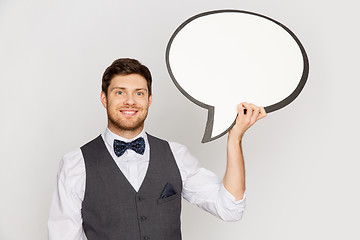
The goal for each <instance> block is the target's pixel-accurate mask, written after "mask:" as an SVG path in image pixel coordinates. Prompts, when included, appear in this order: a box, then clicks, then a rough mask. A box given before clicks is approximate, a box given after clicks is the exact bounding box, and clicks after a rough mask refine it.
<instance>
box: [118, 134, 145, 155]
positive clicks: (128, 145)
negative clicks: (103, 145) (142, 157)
mask: <svg viewBox="0 0 360 240" xmlns="http://www.w3.org/2000/svg"><path fill="white" fill-rule="evenodd" d="M128 149H131V150H134V151H135V152H136V153H138V154H144V152H145V140H144V138H142V137H139V138H137V139H135V140H134V141H132V142H123V141H120V140H117V139H115V140H114V152H115V155H116V156H118V157H120V156H121V155H123V154H124V152H125V151H126V150H128Z"/></svg>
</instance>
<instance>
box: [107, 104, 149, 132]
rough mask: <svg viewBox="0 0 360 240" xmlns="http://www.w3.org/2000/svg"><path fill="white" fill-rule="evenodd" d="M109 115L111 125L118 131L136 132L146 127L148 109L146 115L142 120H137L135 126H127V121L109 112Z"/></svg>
mask: <svg viewBox="0 0 360 240" xmlns="http://www.w3.org/2000/svg"><path fill="white" fill-rule="evenodd" d="M107 115H108V120H109V123H111V125H112V126H113V127H115V128H116V129H117V130H118V131H121V132H134V131H137V130H139V129H142V128H143V127H144V123H145V119H146V117H147V115H148V109H145V112H144V115H143V116H142V117H141V118H139V119H137V121H136V122H134V123H133V124H126V120H121V119H119V118H117V117H116V116H113V115H112V114H111V113H109V111H107ZM124 122H125V123H124Z"/></svg>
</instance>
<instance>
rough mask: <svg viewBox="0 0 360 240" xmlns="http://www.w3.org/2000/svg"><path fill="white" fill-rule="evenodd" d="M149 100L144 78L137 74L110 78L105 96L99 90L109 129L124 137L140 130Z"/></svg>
mask: <svg viewBox="0 0 360 240" xmlns="http://www.w3.org/2000/svg"><path fill="white" fill-rule="evenodd" d="M151 101H152V96H149V92H148V87H147V82H146V79H145V78H144V77H143V76H141V75H139V74H129V75H116V76H115V77H113V78H112V79H111V82H110V85H109V88H108V94H107V96H106V95H105V93H104V92H101V102H102V104H103V105H104V107H105V108H106V110H107V115H108V127H109V129H110V130H111V131H112V132H114V133H116V134H118V135H121V136H123V137H125V138H133V137H135V136H136V135H138V134H139V133H140V132H141V131H142V129H143V128H144V121H145V119H146V116H147V114H148V109H149V106H150V105H151Z"/></svg>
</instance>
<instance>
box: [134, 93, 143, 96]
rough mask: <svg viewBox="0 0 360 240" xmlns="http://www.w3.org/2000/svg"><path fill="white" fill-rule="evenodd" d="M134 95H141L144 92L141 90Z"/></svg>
mask: <svg viewBox="0 0 360 240" xmlns="http://www.w3.org/2000/svg"><path fill="white" fill-rule="evenodd" d="M136 95H138V96H142V95H144V93H143V92H137V93H136Z"/></svg>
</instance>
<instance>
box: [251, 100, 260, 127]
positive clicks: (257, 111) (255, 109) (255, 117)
mask: <svg viewBox="0 0 360 240" xmlns="http://www.w3.org/2000/svg"><path fill="white" fill-rule="evenodd" d="M250 106H251V107H252V109H253V114H252V116H251V120H250V124H251V125H253V124H254V123H255V122H256V121H257V120H258V117H259V115H260V108H259V107H258V106H256V105H254V104H252V103H250Z"/></svg>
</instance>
